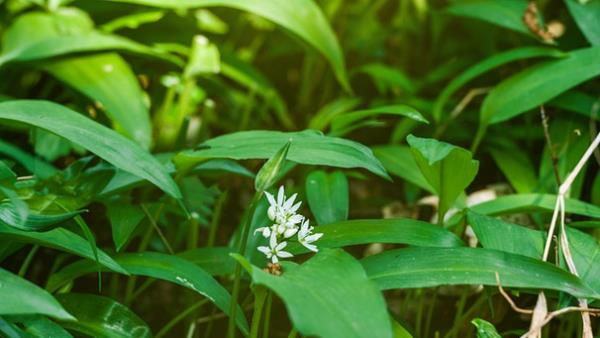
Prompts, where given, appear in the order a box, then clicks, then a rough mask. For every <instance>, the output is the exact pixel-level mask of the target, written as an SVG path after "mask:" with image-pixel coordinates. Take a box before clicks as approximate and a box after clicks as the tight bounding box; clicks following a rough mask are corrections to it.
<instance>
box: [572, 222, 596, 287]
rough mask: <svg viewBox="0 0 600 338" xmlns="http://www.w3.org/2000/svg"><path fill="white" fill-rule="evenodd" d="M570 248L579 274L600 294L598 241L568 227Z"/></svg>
mask: <svg viewBox="0 0 600 338" xmlns="http://www.w3.org/2000/svg"><path fill="white" fill-rule="evenodd" d="M567 238H568V239H569V248H570V251H571V255H572V256H573V262H574V263H575V266H576V267H577V274H578V275H579V276H580V278H581V279H582V280H583V281H585V282H586V283H587V284H588V285H589V286H590V287H591V288H592V289H594V290H596V292H600V245H599V244H598V241H597V240H596V239H595V238H594V237H592V236H590V235H588V234H586V233H584V232H581V231H579V230H577V229H573V228H569V227H567Z"/></svg>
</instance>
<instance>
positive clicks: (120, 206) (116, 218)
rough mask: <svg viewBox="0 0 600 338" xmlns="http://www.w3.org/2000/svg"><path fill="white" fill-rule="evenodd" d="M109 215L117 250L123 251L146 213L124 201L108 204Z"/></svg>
mask: <svg viewBox="0 0 600 338" xmlns="http://www.w3.org/2000/svg"><path fill="white" fill-rule="evenodd" d="M106 209H107V212H106V213H107V216H108V220H109V221H110V226H111V228H112V237H113V241H114V242H115V247H116V249H117V251H121V249H122V248H123V246H124V245H125V244H127V242H128V241H129V239H130V238H131V236H132V235H133V233H134V231H135V229H136V228H137V226H138V224H140V222H141V221H142V219H143V218H144V216H145V214H144V212H143V211H142V210H141V209H140V208H139V207H138V206H134V205H131V204H129V203H126V202H124V201H115V202H111V203H107V204H106Z"/></svg>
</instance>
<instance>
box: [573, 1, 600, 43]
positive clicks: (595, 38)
mask: <svg viewBox="0 0 600 338" xmlns="http://www.w3.org/2000/svg"><path fill="white" fill-rule="evenodd" d="M565 3H566V4H567V8H568V9H569V12H571V16H572V17H573V19H574V20H575V23H576V24H577V26H578V27H579V29H580V30H581V32H582V33H583V35H584V36H585V37H586V38H587V40H588V41H589V42H590V44H591V45H593V46H598V45H600V1H597V0H594V1H578V0H565Z"/></svg>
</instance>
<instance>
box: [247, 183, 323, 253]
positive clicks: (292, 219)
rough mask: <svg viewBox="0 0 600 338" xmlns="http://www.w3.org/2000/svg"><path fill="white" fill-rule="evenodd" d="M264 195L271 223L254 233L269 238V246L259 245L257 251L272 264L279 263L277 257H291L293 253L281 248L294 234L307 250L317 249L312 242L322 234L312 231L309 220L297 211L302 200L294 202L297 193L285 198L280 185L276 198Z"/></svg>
mask: <svg viewBox="0 0 600 338" xmlns="http://www.w3.org/2000/svg"><path fill="white" fill-rule="evenodd" d="M265 195H266V196H267V200H268V201H269V208H268V209H267V215H268V217H269V220H271V221H272V222H273V224H272V225H271V226H268V227H262V228H258V229H256V230H255V234H256V233H257V232H258V233H260V234H262V236H263V237H265V238H268V239H269V246H259V247H258V248H257V249H258V251H260V252H262V253H264V254H265V255H266V256H267V259H270V260H271V262H272V263H273V264H276V263H279V258H291V257H293V255H292V254H291V253H290V252H287V251H284V250H283V249H285V247H286V246H287V244H288V242H287V240H289V239H291V238H293V237H294V235H296V236H297V240H298V242H299V243H300V244H302V245H303V246H304V247H306V248H307V249H308V250H310V251H313V252H317V251H319V249H318V248H317V246H316V245H315V244H312V243H314V242H316V241H317V240H318V239H319V238H321V236H323V234H321V233H313V230H314V227H312V226H310V220H309V219H308V218H306V217H304V216H303V215H301V214H299V213H297V211H298V209H300V205H302V201H299V202H298V203H296V204H294V202H295V201H296V197H297V196H298V194H293V195H292V196H291V197H289V198H287V197H286V196H285V190H284V188H283V186H281V187H279V192H278V193H277V199H275V196H273V195H272V194H270V193H268V192H265Z"/></svg>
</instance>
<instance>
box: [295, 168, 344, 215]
mask: <svg viewBox="0 0 600 338" xmlns="http://www.w3.org/2000/svg"><path fill="white" fill-rule="evenodd" d="M306 197H307V199H308V205H309V206H310V210H311V211H312V213H313V215H314V216H315V218H316V220H317V223H318V224H320V225H323V224H328V223H333V222H339V221H345V220H347V219H348V208H349V201H348V199H349V191H348V179H347V178H346V175H344V173H342V172H341V171H336V172H333V173H331V174H327V173H326V172H325V171H323V170H315V171H312V172H311V173H310V174H309V175H308V176H307V177H306Z"/></svg>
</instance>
